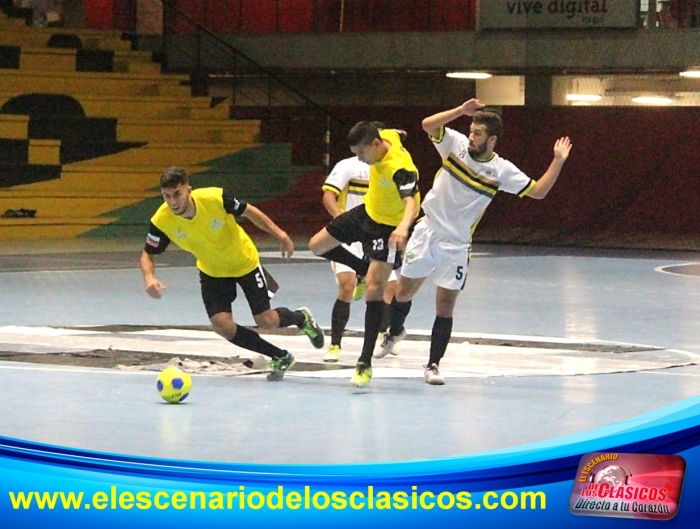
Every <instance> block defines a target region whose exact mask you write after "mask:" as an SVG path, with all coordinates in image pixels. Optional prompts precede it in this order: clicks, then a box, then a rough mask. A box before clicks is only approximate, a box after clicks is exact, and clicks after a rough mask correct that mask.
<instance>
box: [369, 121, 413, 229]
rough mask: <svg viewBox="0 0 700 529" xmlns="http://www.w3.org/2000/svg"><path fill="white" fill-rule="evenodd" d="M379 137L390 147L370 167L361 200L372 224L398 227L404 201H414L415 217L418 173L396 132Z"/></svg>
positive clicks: (387, 130) (382, 131)
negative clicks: (408, 197)
mask: <svg viewBox="0 0 700 529" xmlns="http://www.w3.org/2000/svg"><path fill="white" fill-rule="evenodd" d="M379 136H380V137H381V138H382V139H383V140H387V141H388V142H389V143H391V148H390V149H389V151H388V152H387V153H386V155H385V156H384V158H382V159H381V160H380V161H379V162H377V163H375V164H372V165H370V168H369V189H368V191H367V194H366V195H365V197H364V203H365V209H366V211H367V215H369V217H370V218H371V219H372V220H373V221H374V222H378V223H379V224H386V225H389V226H398V225H399V223H400V222H401V219H402V218H403V213H404V210H405V209H406V207H405V204H404V202H403V199H404V198H405V197H407V196H413V197H415V199H416V203H417V206H418V207H417V208H416V216H418V211H419V209H420V192H419V191H418V169H417V168H416V166H415V165H414V163H413V159H412V158H411V155H410V154H409V152H408V151H407V150H406V149H405V148H404V146H403V145H402V144H401V137H400V136H399V133H398V132H397V131H396V130H394V129H383V130H380V131H379Z"/></svg>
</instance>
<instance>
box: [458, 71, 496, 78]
mask: <svg viewBox="0 0 700 529" xmlns="http://www.w3.org/2000/svg"><path fill="white" fill-rule="evenodd" d="M447 77H450V78H451V79H488V78H489V77H491V74H490V73H486V72H448V73H447Z"/></svg>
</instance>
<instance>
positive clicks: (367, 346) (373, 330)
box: [358, 301, 384, 366]
mask: <svg viewBox="0 0 700 529" xmlns="http://www.w3.org/2000/svg"><path fill="white" fill-rule="evenodd" d="M383 305H384V302H383V301H368V302H367V310H366V311H365V341H364V343H363V344H362V354H361V355H360V358H359V360H358V362H364V364H365V365H366V366H369V365H372V354H373V353H374V346H375V344H376V342H377V336H379V326H380V325H381V324H382V309H383V308H384V307H383Z"/></svg>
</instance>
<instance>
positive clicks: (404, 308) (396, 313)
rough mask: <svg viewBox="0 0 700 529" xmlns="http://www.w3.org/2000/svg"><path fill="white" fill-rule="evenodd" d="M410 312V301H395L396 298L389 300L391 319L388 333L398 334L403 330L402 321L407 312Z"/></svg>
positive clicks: (403, 321) (404, 319) (404, 320)
mask: <svg viewBox="0 0 700 529" xmlns="http://www.w3.org/2000/svg"><path fill="white" fill-rule="evenodd" d="M409 312H411V301H410V300H409V301H403V302H402V301H396V298H394V299H392V300H391V319H390V322H391V323H390V324H389V334H391V335H392V336H398V335H399V334H401V331H403V326H404V323H406V318H407V317H408V313H409Z"/></svg>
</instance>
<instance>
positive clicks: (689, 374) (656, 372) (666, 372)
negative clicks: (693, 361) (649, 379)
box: [640, 366, 700, 377]
mask: <svg viewBox="0 0 700 529" xmlns="http://www.w3.org/2000/svg"><path fill="white" fill-rule="evenodd" d="M681 367H690V366H681ZM640 373H649V374H650V375H670V376H673V377H700V373H671V372H670V371H640Z"/></svg>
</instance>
